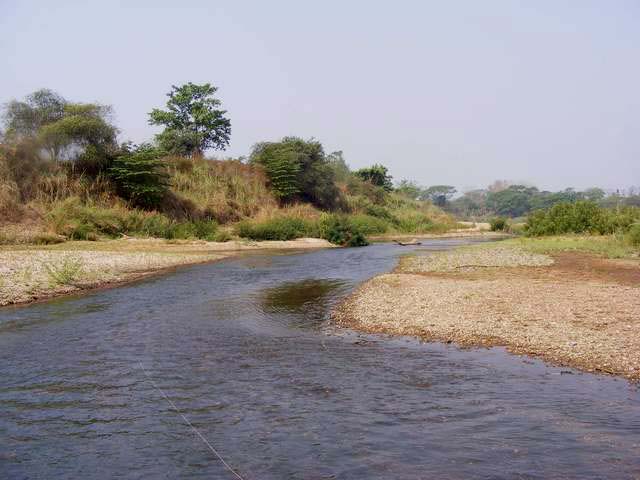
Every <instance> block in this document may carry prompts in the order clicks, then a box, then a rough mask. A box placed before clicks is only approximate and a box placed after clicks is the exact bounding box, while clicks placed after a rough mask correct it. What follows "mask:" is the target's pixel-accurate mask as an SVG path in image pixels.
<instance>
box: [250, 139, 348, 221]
mask: <svg viewBox="0 0 640 480" xmlns="http://www.w3.org/2000/svg"><path fill="white" fill-rule="evenodd" d="M250 160H251V162H252V163H257V164H259V165H262V166H263V167H264V169H265V171H266V173H267V176H268V177H269V183H270V185H271V188H272V189H273V191H274V193H275V195H276V196H277V197H278V198H280V199H281V200H283V201H291V200H294V199H300V200H303V201H306V202H310V203H312V204H313V205H315V206H317V207H319V208H325V209H334V208H337V207H338V206H340V204H341V197H340V192H339V190H338V188H337V187H336V184H335V174H334V170H333V167H332V165H331V164H330V163H329V162H328V161H327V159H326V157H325V154H324V150H323V148H322V145H321V144H320V142H317V141H315V140H307V141H305V140H302V139H301V138H297V137H285V138H283V139H282V140H281V141H280V142H263V143H259V144H257V145H255V146H254V148H253V151H252V152H251V159H250Z"/></svg>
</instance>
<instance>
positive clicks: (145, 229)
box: [48, 197, 217, 240]
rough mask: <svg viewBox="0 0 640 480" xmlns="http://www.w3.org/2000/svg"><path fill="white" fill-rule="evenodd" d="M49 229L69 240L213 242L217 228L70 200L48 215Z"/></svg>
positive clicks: (157, 214) (200, 221)
mask: <svg viewBox="0 0 640 480" xmlns="http://www.w3.org/2000/svg"><path fill="white" fill-rule="evenodd" d="M48 220H49V223H50V226H51V228H52V229H53V230H54V231H55V232H56V233H57V234H60V235H64V236H65V237H67V238H68V239H70V240H98V239H99V238H100V237H101V236H105V237H110V238H115V237H118V236H120V235H133V236H143V237H158V238H167V239H204V240H214V239H215V236H216V232H217V225H216V223H215V222H213V221H209V220H185V221H176V220H172V219H171V218H169V217H167V216H166V215H163V214H161V213H157V212H144V211H142V210H132V209H127V208H124V207H100V206H97V205H87V204H84V203H82V202H81V201H80V199H78V198H73V197H72V198H69V199H67V200H65V201H63V202H61V203H60V204H58V205H57V206H56V207H54V208H53V209H52V210H51V212H49V215H48Z"/></svg>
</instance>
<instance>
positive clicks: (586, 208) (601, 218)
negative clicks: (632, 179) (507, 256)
mask: <svg viewBox="0 0 640 480" xmlns="http://www.w3.org/2000/svg"><path fill="white" fill-rule="evenodd" d="M638 219H640V209H639V208H634V207H626V208H623V209H619V210H613V209H605V208H602V207H599V206H598V205H597V204H596V203H594V202H590V201H578V202H575V203H568V202H565V203H559V204H557V205H554V206H553V207H551V208H550V209H549V210H537V211H535V212H533V213H532V214H531V215H529V217H528V218H527V224H526V233H527V234H528V235H530V236H542V235H559V234H564V233H591V234H600V235H607V234H612V233H615V232H619V231H620V232H624V231H626V230H627V229H629V227H630V226H631V224H632V223H633V222H634V221H637V220H638Z"/></svg>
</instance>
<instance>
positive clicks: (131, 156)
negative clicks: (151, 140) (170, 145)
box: [108, 144, 167, 208]
mask: <svg viewBox="0 0 640 480" xmlns="http://www.w3.org/2000/svg"><path fill="white" fill-rule="evenodd" d="M161 156H162V152H161V151H159V150H158V149H156V148H154V147H153V146H151V145H149V144H142V145H139V146H137V147H134V148H133V149H132V150H129V151H125V153H124V154H122V155H120V156H119V157H117V158H116V159H115V160H114V161H113V165H112V166H111V168H110V169H109V172H108V174H109V177H110V178H111V180H112V181H113V183H114V184H115V186H116V190H117V192H118V195H120V196H121V197H122V198H124V199H126V200H129V201H130V202H131V203H132V204H133V205H135V206H139V207H143V208H155V207H157V206H158V205H159V204H160V202H161V201H162V199H163V198H164V196H165V194H166V191H167V175H166V173H164V171H163V170H162V163H161V161H160V157H161Z"/></svg>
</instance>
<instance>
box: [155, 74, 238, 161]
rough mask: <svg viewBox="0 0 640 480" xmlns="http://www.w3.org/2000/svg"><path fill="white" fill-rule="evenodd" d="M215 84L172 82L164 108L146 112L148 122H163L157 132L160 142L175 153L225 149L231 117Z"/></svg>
mask: <svg viewBox="0 0 640 480" xmlns="http://www.w3.org/2000/svg"><path fill="white" fill-rule="evenodd" d="M217 90H218V89H217V88H216V87H214V86H213V85H211V84H209V83H205V84H203V85H196V84H194V83H191V82H189V83H187V84H185V85H182V86H180V87H178V86H175V85H173V86H172V87H171V91H170V92H169V93H168V94H167V96H168V97H169V100H168V101H167V110H160V109H158V108H154V109H153V110H152V111H151V112H150V113H149V123H150V124H151V125H162V126H164V127H165V129H164V131H162V132H161V133H160V134H158V135H157V136H156V139H157V141H158V143H159V144H160V146H161V147H162V148H163V149H164V150H166V151H167V152H170V153H173V154H176V155H185V156H190V157H193V156H202V155H203V154H204V152H205V150H207V149H210V148H211V149H215V150H224V149H225V148H226V147H227V146H228V145H229V139H230V137H231V121H230V120H229V119H228V118H227V117H226V116H225V115H226V113H227V112H226V110H222V109H221V108H220V107H221V106H222V102H221V101H220V100H218V99H217V98H216V97H215V96H214V95H215V93H216V92H217Z"/></svg>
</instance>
